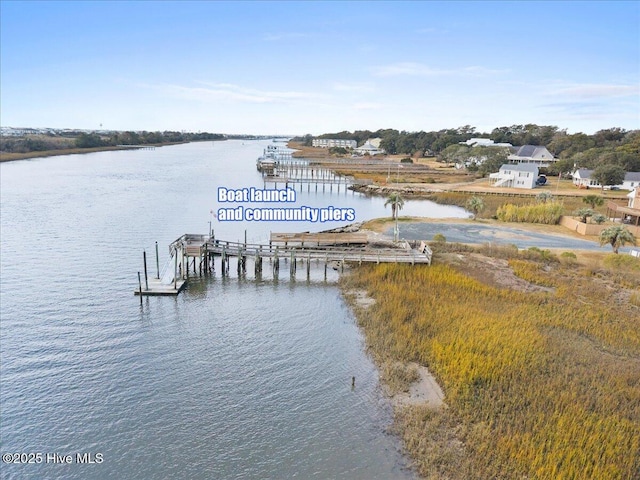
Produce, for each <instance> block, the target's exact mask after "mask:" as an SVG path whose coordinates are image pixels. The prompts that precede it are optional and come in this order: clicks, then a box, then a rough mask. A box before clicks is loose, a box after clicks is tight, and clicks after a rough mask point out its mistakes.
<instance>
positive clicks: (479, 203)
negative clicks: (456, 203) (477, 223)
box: [467, 195, 485, 220]
mask: <svg viewBox="0 0 640 480" xmlns="http://www.w3.org/2000/svg"><path fill="white" fill-rule="evenodd" d="M484 207H485V205H484V201H483V200H482V198H480V197H477V196H475V195H474V196H473V197H471V198H470V199H469V200H467V208H468V209H469V210H471V211H472V212H473V219H474V220H475V219H476V217H477V216H478V214H479V213H480V212H481V211H482V210H484Z"/></svg>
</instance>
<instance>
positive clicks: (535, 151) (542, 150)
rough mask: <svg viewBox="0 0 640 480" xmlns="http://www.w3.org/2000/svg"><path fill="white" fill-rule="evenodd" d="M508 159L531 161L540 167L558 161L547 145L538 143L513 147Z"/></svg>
mask: <svg viewBox="0 0 640 480" xmlns="http://www.w3.org/2000/svg"><path fill="white" fill-rule="evenodd" d="M507 160H509V161H510V162H512V163H531V164H533V165H537V166H539V167H548V166H549V165H550V164H551V163H554V162H557V161H558V160H557V159H556V158H553V155H551V153H549V150H547V148H546V147H540V146H537V145H523V146H521V147H511V155H509V156H508V157H507Z"/></svg>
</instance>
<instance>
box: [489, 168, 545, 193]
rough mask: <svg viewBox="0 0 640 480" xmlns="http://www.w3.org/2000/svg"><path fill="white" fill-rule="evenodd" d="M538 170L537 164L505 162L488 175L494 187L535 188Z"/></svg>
mask: <svg viewBox="0 0 640 480" xmlns="http://www.w3.org/2000/svg"><path fill="white" fill-rule="evenodd" d="M538 177H539V170H538V166H537V165H532V164H527V163H521V164H505V165H502V166H501V167H500V171H498V172H497V173H492V174H490V175H489V179H490V180H489V181H490V182H491V185H492V186H494V187H511V188H535V187H536V182H537V181H538Z"/></svg>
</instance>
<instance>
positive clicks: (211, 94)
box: [145, 82, 320, 104]
mask: <svg viewBox="0 0 640 480" xmlns="http://www.w3.org/2000/svg"><path fill="white" fill-rule="evenodd" d="M200 83H202V84H203V85H204V86H203V87H185V86H182V85H171V84H163V85H145V86H146V87H148V88H152V89H155V90H159V91H161V92H163V93H164V94H166V95H171V96H174V97H177V98H181V99H186V100H196V101H201V102H211V101H216V100H227V101H234V102H243V103H258V104H259V103H275V102H280V103H283V102H291V101H294V100H299V99H304V100H307V99H311V98H319V97H320V95H318V94H315V93H309V92H298V91H269V90H256V89H252V88H246V87H241V86H239V85H234V84H231V83H215V84H209V83H205V82H200Z"/></svg>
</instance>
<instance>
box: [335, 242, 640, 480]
mask: <svg viewBox="0 0 640 480" xmlns="http://www.w3.org/2000/svg"><path fill="white" fill-rule="evenodd" d="M434 248H435V249H436V250H435V251H436V254H435V257H434V265H433V266H432V267H424V268H422V267H411V266H402V265H378V266H375V265H374V266H362V267H357V268H354V270H353V271H352V273H351V274H350V275H349V276H346V277H344V279H343V280H341V287H342V288H343V289H344V291H348V290H353V289H358V290H362V291H366V292H367V294H368V295H369V296H370V297H372V298H373V299H374V300H375V303H374V304H373V305H371V306H369V307H368V308H366V309H364V308H360V307H358V306H357V305H353V303H352V308H353V310H354V313H355V315H356V318H357V319H358V323H359V325H360V327H361V328H362V329H363V332H364V334H365V337H366V341H367V346H368V349H369V351H370V352H371V353H372V357H373V358H374V360H375V361H376V363H377V364H378V365H379V366H381V367H383V368H386V367H384V366H385V365H387V364H393V363H398V362H400V363H404V364H407V363H409V362H416V363H418V364H420V365H424V366H427V367H428V368H429V370H430V371H431V372H432V373H433V374H434V376H435V377H436V378H437V380H438V382H439V383H440V385H442V387H443V389H444V391H445V402H446V404H447V406H448V407H447V408H443V409H433V408H429V407H428V406H421V405H417V406H405V407H402V408H396V409H395V429H396V431H397V433H398V434H399V435H400V436H401V438H402V439H403V441H404V445H405V448H406V450H407V452H408V453H409V454H410V456H411V457H412V458H413V460H414V462H415V465H416V468H417V470H418V471H419V473H420V474H421V475H422V476H423V477H424V478H434V479H435V478H450V479H467V478H479V479H483V478H487V479H489V478H575V479H591V478H608V479H621V480H622V479H630V478H638V477H637V476H634V475H637V473H638V472H639V471H640V424H639V422H638V418H640V333H639V331H640V324H639V323H638V320H637V319H638V318H640V288H638V285H640V262H639V261H638V260H636V259H633V258H632V257H628V258H629V259H630V260H631V262H629V265H627V266H622V267H620V266H617V267H616V266H615V265H613V264H611V263H610V261H609V260H608V259H610V258H612V257H613V254H609V255H606V254H599V255H589V256H588V257H585V258H583V259H579V260H580V261H573V260H572V259H570V258H563V257H554V256H551V257H549V256H545V255H537V254H536V253H532V252H521V253H518V252H514V251H513V250H509V249H505V251H504V252H498V255H496V252H493V253H494V255H493V256H489V255H488V252H487V251H484V250H482V248H481V247H480V248H479V249H477V250H476V251H472V249H471V248H469V247H467V248H464V249H461V250H460V251H455V246H452V245H449V248H445V249H443V250H442V249H441V250H440V251H439V250H438V248H437V247H435V246H434ZM616 257H617V256H616ZM608 262H609V263H608ZM443 299H447V300H446V301H443ZM381 370H382V368H381Z"/></svg>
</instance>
